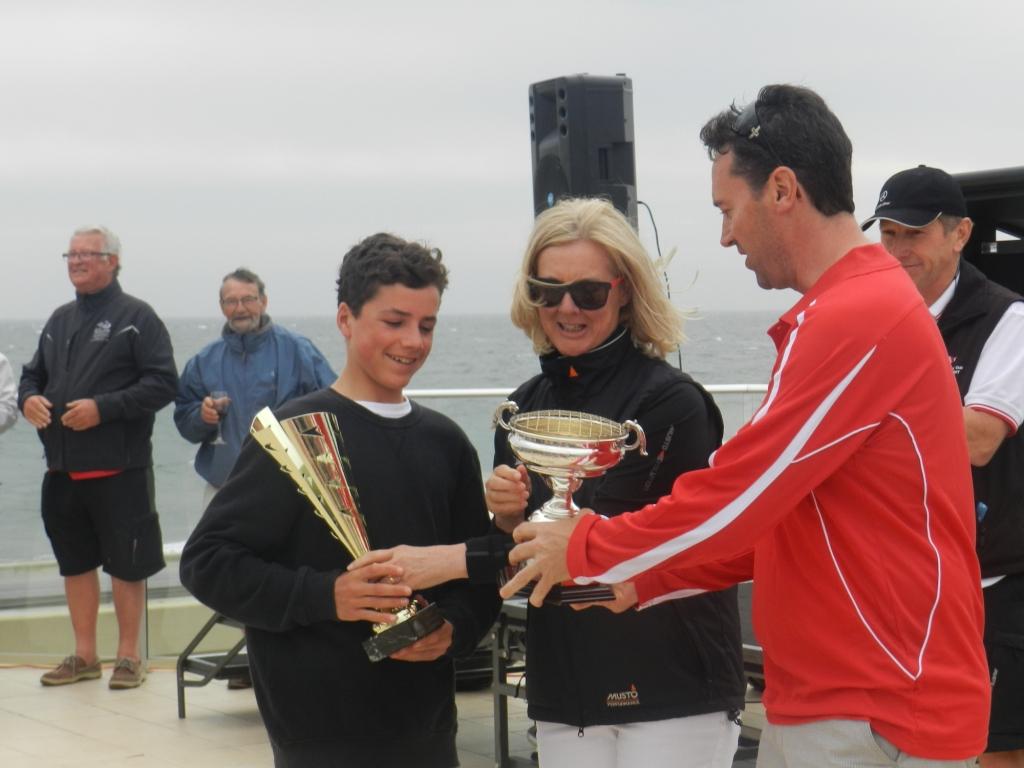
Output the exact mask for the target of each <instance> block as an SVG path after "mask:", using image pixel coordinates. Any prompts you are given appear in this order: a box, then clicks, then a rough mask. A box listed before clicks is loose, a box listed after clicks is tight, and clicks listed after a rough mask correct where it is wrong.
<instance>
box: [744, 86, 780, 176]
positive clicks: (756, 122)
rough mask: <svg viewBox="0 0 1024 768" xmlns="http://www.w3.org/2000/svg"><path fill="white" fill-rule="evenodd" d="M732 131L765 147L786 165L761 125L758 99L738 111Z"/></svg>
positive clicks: (778, 163) (774, 158) (775, 158)
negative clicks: (776, 152)
mask: <svg viewBox="0 0 1024 768" xmlns="http://www.w3.org/2000/svg"><path fill="white" fill-rule="evenodd" d="M732 132H733V133H735V134H736V135H737V136H739V137H741V138H744V139H746V140H747V141H749V142H750V143H751V144H756V145H758V146H761V147H764V148H765V149H766V150H768V154H769V155H771V156H772V159H773V160H774V161H775V162H776V164H777V165H785V163H783V162H782V161H781V160H780V159H779V156H778V155H777V154H775V149H774V147H772V143H771V142H770V141H769V140H768V134H767V133H766V132H765V130H764V127H763V126H762V125H761V116H760V115H759V114H758V113H757V100H756V99H755V100H754V101H752V102H750V103H749V104H747V106H745V107H744V108H743V109H741V110H740V111H739V113H737V115H736V117H735V118H734V119H733V121H732Z"/></svg>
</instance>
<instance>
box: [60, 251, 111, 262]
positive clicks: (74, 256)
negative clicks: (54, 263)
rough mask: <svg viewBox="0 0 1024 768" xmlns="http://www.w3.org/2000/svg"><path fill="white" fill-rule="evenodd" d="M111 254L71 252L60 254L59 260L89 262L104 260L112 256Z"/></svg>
mask: <svg viewBox="0 0 1024 768" xmlns="http://www.w3.org/2000/svg"><path fill="white" fill-rule="evenodd" d="M113 255H114V254H112V253H107V252H105V251H71V252H69V253H62V254H61V258H62V259H64V261H76V260H77V261H91V260H93V259H101V258H106V257H107V256H113Z"/></svg>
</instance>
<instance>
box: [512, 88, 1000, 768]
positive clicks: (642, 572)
mask: <svg viewBox="0 0 1024 768" xmlns="http://www.w3.org/2000/svg"><path fill="white" fill-rule="evenodd" d="M701 140H702V141H703V142H704V144H705V146H706V147H707V148H708V151H709V154H710V156H711V158H712V160H713V165H712V183H711V187H712V198H713V202H714V204H715V206H716V207H717V208H718V209H719V210H720V211H721V213H722V238H721V242H722V245H723V246H725V247H728V246H736V248H737V250H739V252H740V253H741V254H743V255H744V256H745V257H746V266H747V267H748V268H749V269H751V270H752V271H753V272H754V274H755V275H756V277H757V282H758V284H759V285H760V286H761V287H763V288H792V289H794V290H796V291H798V292H799V293H801V294H802V296H801V298H800V299H799V301H797V303H796V304H795V305H794V306H793V307H792V308H791V309H790V310H789V311H788V312H786V313H785V314H783V316H782V317H781V318H780V320H779V321H778V322H777V323H776V324H775V325H774V326H773V327H772V328H771V329H770V331H769V333H770V335H771V336H772V338H773V340H774V341H775V343H776V345H777V347H778V358H777V359H776V362H775V365H774V368H773V370H772V377H771V382H770V385H769V388H768V394H767V395H766V396H765V399H764V401H763V403H762V404H761V407H760V408H759V409H758V411H757V413H755V415H754V416H753V418H752V419H751V420H750V421H749V422H748V423H747V424H746V425H744V426H743V427H742V428H741V429H740V430H739V432H738V433H737V434H736V436H735V437H733V438H732V439H731V440H729V441H728V442H727V443H726V444H725V445H724V446H723V447H722V448H721V449H720V450H719V451H718V452H717V453H716V454H714V455H713V457H712V461H711V466H710V467H709V468H708V469H705V470H699V471H696V472H691V473H687V474H685V475H682V476H680V477H679V478H678V480H677V481H676V483H675V486H674V487H673V490H672V493H671V494H670V495H669V496H666V497H664V498H662V499H661V500H659V501H658V502H656V503H655V504H651V505H649V506H647V507H645V508H643V509H642V510H639V511H637V512H633V513H627V514H624V515H621V516H618V517H616V518H614V519H609V520H605V519H601V518H600V517H598V516H597V515H583V516H580V517H578V518H575V519H574V520H570V521H565V522H564V523H561V522H560V523H546V524H543V525H537V524H529V523H527V524H524V525H521V526H520V527H519V528H517V529H516V532H515V537H516V539H517V540H518V541H520V542H523V543H521V544H520V545H519V546H518V547H516V549H514V550H513V552H512V555H511V559H512V560H513V561H514V562H521V561H525V560H527V559H528V558H532V562H531V563H530V564H529V565H527V567H526V568H525V569H524V570H523V571H521V572H520V574H519V575H518V576H517V577H516V578H515V579H513V580H512V581H511V582H510V583H509V584H508V585H507V586H506V587H505V588H504V589H503V593H504V594H506V595H509V594H512V593H514V592H515V591H516V590H517V589H519V588H520V587H522V586H524V585H525V584H526V583H527V582H528V581H529V580H531V579H539V585H538V588H537V589H536V590H535V591H534V594H533V596H532V597H531V600H535V601H539V600H540V599H542V597H543V595H544V594H545V593H546V591H547V590H548V589H549V588H550V586H551V585H552V584H554V583H557V582H559V581H562V580H565V579H568V578H571V579H574V580H575V581H576V582H577V583H589V582H592V581H599V582H604V583H612V584H620V586H619V587H618V593H619V600H618V601H617V603H616V605H615V607H616V608H618V609H623V608H625V607H626V606H630V605H633V604H639V606H640V607H645V606H647V605H651V604H654V603H656V602H658V601H659V600H663V599H669V598H672V597H676V596H680V595H681V594H685V593H686V592H688V591H689V592H692V590H694V589H719V588H722V587H725V586H727V585H730V584H735V583H737V582H739V581H743V580H746V579H751V578H752V579H753V580H754V624H755V629H756V631H757V636H758V638H759V639H760V641H761V642H762V644H763V647H764V663H765V677H766V682H767V687H766V690H765V695H764V704H765V709H766V714H767V718H768V726H767V728H766V729H765V731H764V732H763V734H762V739H761V747H760V754H759V758H758V765H759V766H762V768H764V767H770V768H774V767H775V766H779V767H782V766H786V768H793V767H794V766H800V767H801V768H802V767H804V766H806V767H807V768H811V767H812V766H813V767H814V768H818V767H819V766H849V765H858V766H861V765H864V766H895V765H901V766H915V768H917V767H920V766H954V765H955V766H968V765H973V764H974V757H975V756H976V755H977V754H978V753H980V752H981V751H982V749H983V748H984V746H985V736H986V727H987V718H988V697H989V684H988V670H987V667H986V663H985V653H984V649H983V647H982V640H981V636H982V602H981V594H980V587H979V582H980V576H979V571H978V563H977V558H976V557H975V555H974V504H973V499H972V495H971V479H970V474H969V471H968V466H969V464H968V460H967V447H966V441H965V437H964V426H963V418H962V415H961V407H960V401H959V396H958V394H957V388H956V383H955V382H954V380H953V376H952V373H951V371H950V369H949V361H948V359H947V357H946V352H945V349H944V347H943V344H942V339H941V338H940V336H939V334H938V331H937V330H936V328H935V323H934V321H933V320H932V318H931V316H930V315H929V313H928V309H927V307H925V305H924V303H923V302H922V300H921V297H920V296H919V295H918V293H917V291H916V289H915V287H914V285H913V283H912V282H911V281H910V279H909V278H908V277H907V276H906V274H905V273H904V272H903V270H902V269H901V268H900V265H899V264H898V263H897V262H896V261H895V260H894V259H893V258H892V257H891V256H890V255H889V254H888V253H886V251H885V249H884V248H882V247H881V246H880V245H877V244H869V243H868V241H867V239H866V238H865V237H864V235H863V233H862V232H861V230H860V227H859V225H858V223H857V221H856V220H855V219H854V218H853V194H852V183H851V176H850V160H851V156H852V146H851V144H850V141H849V139H848V138H847V136H846V133H845V132H844V131H843V128H842V125H841V124H840V123H839V121H838V119H837V118H836V117H835V115H833V114H832V112H831V111H829V109H828V107H827V106H826V104H825V102H824V101H823V100H822V99H821V98H820V97H819V96H818V95H817V94H815V93H814V92H813V91H810V90H808V89H806V88H799V87H794V86H785V85H778V86H767V87H765V88H764V89H762V90H761V92H760V94H759V95H758V98H757V99H756V100H755V101H754V102H753V103H752V104H749V105H747V106H746V108H744V109H742V110H739V109H736V108H735V107H734V108H731V109H729V110H726V111H724V112H722V113H720V114H719V115H717V116H716V117H714V118H712V119H711V120H710V121H709V122H708V123H707V124H706V125H705V126H704V128H703V129H702V131H701ZM951 714H955V716H953V717H950V715H951Z"/></svg>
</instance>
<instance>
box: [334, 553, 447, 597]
mask: <svg viewBox="0 0 1024 768" xmlns="http://www.w3.org/2000/svg"><path fill="white" fill-rule="evenodd" d="M370 563H388V564H389V565H393V566H397V567H398V569H399V571H400V573H398V574H397V575H398V578H399V581H400V583H402V584H406V585H408V586H410V587H412V588H413V589H426V588H427V587H433V586H435V585H437V584H443V583H444V582H446V581H452V580H453V579H464V578H466V575H467V574H466V545H465V544H464V543H463V544H435V545H433V546H430V547H413V546H410V545H408V544H399V545H398V546H397V547H392V548H391V549H375V550H373V551H372V552H367V553H366V554H365V555H363V556H362V557H360V558H358V559H357V560H354V561H353V562H352V563H351V564H350V565H349V567H348V569H349V570H350V571H352V570H356V569H358V568H362V567H363V566H365V565H369V564H370Z"/></svg>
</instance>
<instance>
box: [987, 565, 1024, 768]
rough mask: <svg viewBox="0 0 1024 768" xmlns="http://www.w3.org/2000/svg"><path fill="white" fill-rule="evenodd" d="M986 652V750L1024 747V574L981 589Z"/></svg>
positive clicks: (1018, 574)
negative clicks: (988, 685) (989, 702)
mask: <svg viewBox="0 0 1024 768" xmlns="http://www.w3.org/2000/svg"><path fill="white" fill-rule="evenodd" d="M983 592H984V595H985V652H986V653H987V654H988V671H989V679H990V680H991V681H992V716H991V720H990V722H989V727H988V747H986V749H985V751H986V752H1005V751H1007V750H1011V749H1024V573H1017V574H1014V575H1012V576H1006V577H1004V578H1003V579H1002V580H1000V581H999V582H997V583H996V584H995V585H993V586H991V587H988V588H987V589H985V590H983Z"/></svg>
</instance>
